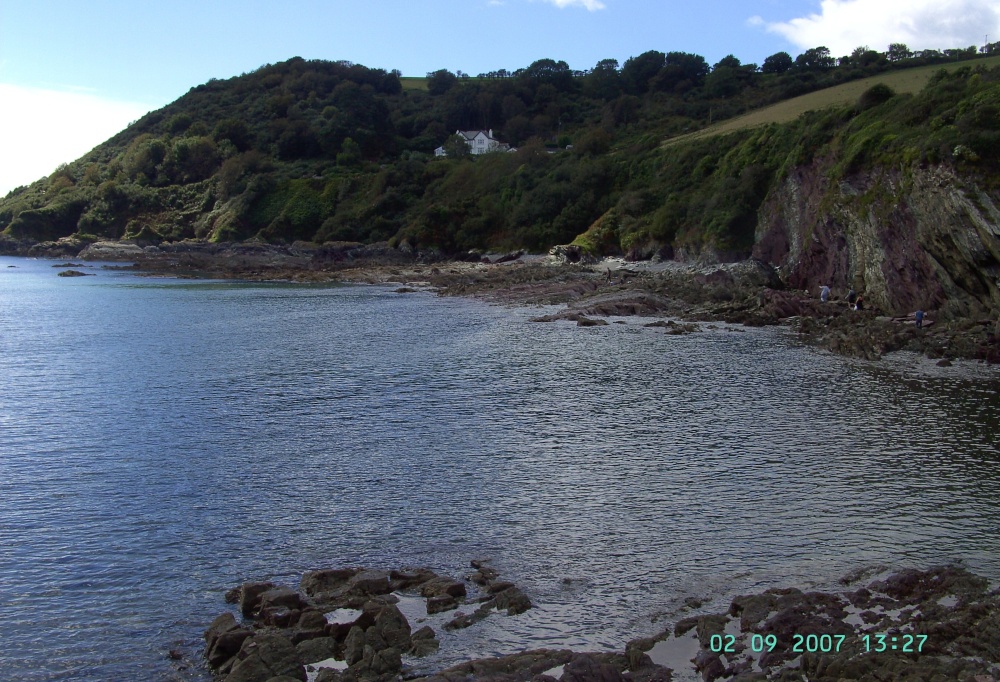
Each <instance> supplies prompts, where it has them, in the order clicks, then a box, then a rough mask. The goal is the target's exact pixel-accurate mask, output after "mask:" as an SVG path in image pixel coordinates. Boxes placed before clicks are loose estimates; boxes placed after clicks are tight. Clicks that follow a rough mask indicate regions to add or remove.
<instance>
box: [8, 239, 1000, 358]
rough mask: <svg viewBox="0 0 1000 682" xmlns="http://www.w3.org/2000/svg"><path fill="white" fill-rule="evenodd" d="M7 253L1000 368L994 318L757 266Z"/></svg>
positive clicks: (272, 249) (259, 251) (365, 249)
mask: <svg viewBox="0 0 1000 682" xmlns="http://www.w3.org/2000/svg"><path fill="white" fill-rule="evenodd" d="M0 252H2V253H7V254H14V255H27V256H36V257H52V258H61V257H71V258H78V259H83V260H88V261H115V262H123V261H124V262H130V263H133V265H131V266H127V267H129V268H131V269H134V270H137V271H141V272H145V273H151V274H164V275H171V276H178V277H190V278H213V279H243V280H257V281H264V280H282V281H294V282H331V281H339V282H360V283H369V284H393V283H395V284H398V285H400V286H399V287H398V289H397V291H398V292H399V293H409V292H412V291H417V290H421V289H424V290H426V289H432V290H434V291H436V292H437V293H438V294H440V295H445V296H473V297H477V298H482V299H485V300H488V301H491V302H494V303H501V304H511V305H523V304H529V305H530V304H549V305H563V306H565V310H564V311H562V312H560V313H558V314H555V315H550V316H540V317H538V318H536V320H537V321H540V322H541V321H551V320H555V319H569V320H573V321H576V322H577V323H578V324H579V325H580V326H598V325H603V324H606V323H607V321H606V320H603V318H606V317H614V316H625V315H640V316H649V317H655V318H676V319H679V320H684V321H685V322H689V323H692V322H727V323H737V324H743V325H748V326H765V325H779V324H782V325H787V326H789V327H791V328H792V329H793V330H794V331H795V332H796V333H797V335H798V337H799V338H800V339H801V340H802V341H803V342H806V343H810V344H813V345H815V346H818V347H821V348H825V349H828V350H830V351H832V352H834V353H838V354H841V355H846V356H852V357H859V358H865V359H868V360H877V359H879V358H880V357H881V356H883V355H885V354H887V353H891V352H894V351H911V352H914V353H919V354H922V355H925V356H927V357H929V358H933V359H935V360H938V361H939V362H940V363H941V364H948V363H950V362H951V361H952V360H955V359H966V360H977V361H981V362H985V363H989V364H994V363H997V362H1000V321H998V319H996V318H997V316H996V314H993V315H992V316H990V315H985V314H984V315H982V316H977V317H975V318H969V317H954V316H949V315H948V313H946V312H944V311H941V312H939V311H935V310H928V311H925V312H926V313H927V317H926V322H925V326H924V328H922V329H918V328H917V327H916V325H915V321H914V319H913V315H912V313H911V314H909V315H901V314H892V313H891V312H885V311H879V310H876V309H873V308H868V309H866V310H864V311H860V312H859V311H855V310H852V309H851V307H850V306H849V305H848V304H847V302H846V300H844V299H843V298H842V297H838V296H837V292H834V295H833V297H831V299H830V300H829V301H827V302H823V301H821V300H820V299H819V292H818V291H817V292H805V291H801V290H796V289H789V288H787V287H786V286H785V285H784V284H783V283H782V280H781V279H780V278H779V276H778V272H777V270H776V269H775V268H773V267H771V266H769V265H767V264H766V263H764V262H762V261H757V260H747V261H743V262H739V263H723V264H714V265H694V264H684V263H677V262H653V261H639V262H626V261H624V260H621V259H608V260H604V261H601V262H587V259H586V258H585V257H584V256H583V254H581V253H580V252H579V251H578V250H574V249H573V247H557V248H556V249H553V251H552V253H551V254H549V255H548V256H530V255H527V254H524V253H523V252H513V253H507V254H480V253H469V254H466V255H465V257H464V260H454V259H447V258H445V257H444V256H443V255H442V254H440V253H437V252H417V251H415V250H413V249H410V248H407V247H405V245H404V246H403V247H398V248H391V247H390V246H389V245H387V244H374V245H364V244H356V243H347V242H344V243H327V244H323V245H316V244H311V243H303V242H296V243H294V244H291V245H273V244H265V243H254V242H244V243H238V244H213V243H208V242H204V241H194V240H191V241H185V242H176V243H169V244H168V243H162V244H158V245H154V244H145V245H144V244H139V243H130V242H95V243H88V242H83V241H80V240H74V239H72V238H67V239H63V240H60V241H59V242H47V243H41V244H38V243H27V242H23V243H22V242H12V241H10V240H7V241H4V242H2V243H0ZM119 267H126V266H119ZM63 276H72V275H69V274H67V275H63ZM840 293H841V294H844V293H845V292H840ZM682 329H687V330H689V331H693V330H694V329H696V327H694V326H690V325H689V326H687V327H684V328H682ZM673 331H674V333H683V331H680V332H678V330H677V329H674V330H673Z"/></svg>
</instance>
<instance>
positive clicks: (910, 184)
mask: <svg viewBox="0 0 1000 682" xmlns="http://www.w3.org/2000/svg"><path fill="white" fill-rule="evenodd" d="M827 170H828V168H827V167H826V164H824V163H823V162H821V161H817V162H815V163H813V164H812V165H810V166H808V167H802V168H799V169H797V170H796V171H795V172H793V173H791V174H790V175H789V176H788V177H787V178H785V179H784V181H783V182H782V183H781V184H779V185H777V186H776V187H775V188H774V189H773V190H772V191H771V193H770V194H769V195H768V197H767V199H766V200H765V202H764V205H763V206H762V208H761V211H760V214H759V221H758V227H757V234H756V245H755V247H754V256H755V257H757V258H760V259H762V260H764V261H767V262H769V263H772V264H774V265H776V266H778V268H779V273H780V275H781V277H782V279H783V280H784V282H785V283H786V284H787V285H788V286H790V287H794V288H797V289H809V290H811V291H813V292H815V291H816V290H817V288H818V287H820V286H822V285H823V284H828V285H830V286H831V287H833V288H834V290H835V292H836V293H841V294H843V293H846V290H847V288H848V287H851V286H853V287H854V288H855V290H857V291H859V292H863V293H864V294H865V298H866V300H867V301H868V302H869V303H871V304H874V305H875V306H876V307H877V308H879V309H880V310H883V311H885V312H887V313H891V314H906V313H909V312H912V311H914V310H916V309H918V308H923V309H929V310H939V311H940V312H941V313H942V314H944V315H946V316H948V315H954V316H965V317H979V316H984V315H987V314H988V313H989V312H990V311H995V310H1000V227H998V223H1000V209H998V207H997V196H995V195H994V194H993V193H991V192H989V191H986V190H984V189H983V188H981V187H980V186H978V185H977V184H976V183H975V182H974V181H972V180H969V179H963V178H960V177H959V176H958V175H956V174H955V172H954V171H953V170H952V169H951V168H950V167H946V166H935V167H931V168H912V169H908V170H906V171H902V172H900V171H885V170H882V171H873V172H870V173H865V174H860V175H856V176H852V177H851V178H850V180H849V181H847V182H840V183H839V184H837V185H836V186H831V185H830V183H829V180H828V179H827V173H826V171H827Z"/></svg>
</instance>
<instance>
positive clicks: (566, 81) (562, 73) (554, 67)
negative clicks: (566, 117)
mask: <svg viewBox="0 0 1000 682" xmlns="http://www.w3.org/2000/svg"><path fill="white" fill-rule="evenodd" d="M521 78H524V79H528V80H531V81H534V82H535V83H537V84H543V83H548V84H549V85H552V86H554V87H555V88H556V89H557V90H559V91H561V92H566V91H568V90H570V89H572V87H573V73H572V72H571V71H570V69H569V64H567V63H566V62H563V61H558V62H557V61H555V60H552V59H539V60H538V61H535V62H533V63H532V64H531V66H529V67H528V68H527V69H524V71H522V72H521Z"/></svg>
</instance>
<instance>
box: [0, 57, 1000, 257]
mask: <svg viewBox="0 0 1000 682" xmlns="http://www.w3.org/2000/svg"><path fill="white" fill-rule="evenodd" d="M973 54H974V52H973V53H969V52H968V51H962V50H959V51H950V52H949V53H948V54H939V53H934V54H930V55H928V54H922V55H920V56H916V57H914V56H908V57H906V58H902V59H897V60H896V61H891V62H890V61H889V60H888V57H887V55H884V54H879V53H875V52H872V51H856V53H855V54H854V55H852V56H851V57H850V58H847V57H845V58H844V59H842V60H840V65H838V66H834V60H832V59H831V58H830V57H829V53H828V52H827V51H825V50H824V49H823V48H817V49H816V50H810V51H807V52H806V53H804V54H803V55H800V56H799V58H797V59H795V60H792V59H791V57H790V56H788V55H786V54H784V53H779V54H778V55H774V56H773V57H770V58H768V60H766V61H765V64H764V65H763V66H761V67H758V66H757V65H752V64H751V65H744V64H741V63H740V61H739V60H738V59H736V58H735V57H732V56H730V57H726V58H725V59H723V60H721V61H720V62H719V63H718V64H715V65H712V66H710V65H708V64H707V63H706V62H705V60H704V59H703V58H702V57H700V56H698V55H692V54H687V53H681V52H671V53H666V54H664V53H661V52H656V51H650V52H646V53H643V54H642V55H639V56H638V57H634V58H632V59H629V60H628V61H626V62H625V64H623V65H619V64H618V63H617V62H615V61H614V60H604V61H602V62H599V63H598V64H597V65H595V67H594V68H593V69H591V70H589V71H588V72H586V73H579V72H573V71H571V70H570V69H569V67H568V66H567V65H566V64H565V62H559V61H554V60H551V59H542V60H538V61H536V62H535V63H533V64H531V65H530V66H528V67H526V68H524V69H520V70H518V71H515V72H513V73H508V72H505V71H503V72H494V73H490V74H480V75H479V76H477V77H475V78H465V77H462V78H459V77H457V76H456V74H451V73H449V72H447V71H437V72H434V73H432V74H428V75H427V76H426V77H425V78H417V79H401V78H400V77H399V74H398V72H391V73H390V72H386V71H383V70H380V69H368V68H366V67H364V66H361V65H357V64H351V63H350V62H326V61H306V60H303V59H300V58H295V59H291V60H289V61H286V62H282V63H279V64H274V65H267V66H265V67H261V68H260V69H258V70H256V71H254V72H252V73H249V74H243V75H241V76H237V77H234V78H231V79H228V80H221V81H220V80H213V81H210V82H208V83H205V84H203V85H200V86H198V87H195V88H192V89H191V91H189V92H188V93H187V94H186V95H184V96H183V97H181V98H180V99H178V100H177V101H175V102H173V103H172V104H170V105H168V106H166V107H164V108H163V109H160V110H158V111H155V112H152V113H150V114H148V115H147V116H145V117H143V118H142V119H141V120H139V121H137V122H136V123H134V124H133V125H131V126H130V127H129V128H128V129H126V130H124V131H122V132H121V133H119V134H118V135H116V136H114V137H113V138H111V139H110V140H108V141H107V142H105V143H104V144H102V145H100V146H99V147H97V148H96V149H94V150H93V151H92V152H90V153H89V154H87V155H85V156H84V157H83V158H81V159H79V160H77V161H75V162H73V163H71V164H68V165H67V166H65V167H62V168H60V169H59V170H57V171H56V172H54V173H53V174H52V175H50V176H49V177H47V178H43V179H40V180H39V181H37V182H35V183H33V184H32V185H31V186H28V187H21V188H18V189H16V190H14V191H13V192H11V193H10V194H9V195H8V196H7V197H5V198H4V199H3V200H0V230H2V235H3V238H4V239H5V240H6V242H4V243H6V244H7V246H5V247H4V248H7V249H10V248H18V249H22V250H23V248H24V245H25V244H29V243H31V242H33V241H45V240H57V239H61V238H66V237H73V238H74V239H76V240H78V241H79V240H83V241H87V240H95V239H121V238H126V239H139V240H142V241H146V242H157V241H161V240H180V239H186V238H203V239H209V240H213V241H238V240H245V239H250V238H256V239H262V240H266V241H272V242H291V241H293V240H306V241H314V242H326V241H355V242H366V243H371V242H379V241H389V243H390V244H392V245H400V244H406V245H408V247H410V248H415V249H419V250H428V249H430V250H435V251H438V252H443V253H459V252H463V251H466V250H469V249H501V248H503V249H506V248H527V249H530V250H534V251H541V250H545V249H548V248H549V247H551V246H553V245H555V244H565V243H569V242H571V241H574V240H576V243H578V244H581V245H583V246H584V247H585V248H587V249H589V250H592V251H595V252H603V253H627V254H630V255H632V256H635V257H648V256H651V255H653V254H655V253H661V254H664V255H670V254H672V253H674V252H676V251H677V250H678V249H684V250H685V253H698V252H700V251H701V250H704V249H712V250H714V251H717V252H720V253H730V254H733V255H734V256H739V255H740V254H743V255H745V254H747V253H749V250H750V248H751V247H752V246H753V240H754V229H755V225H756V221H757V211H758V210H759V208H760V206H761V205H762V202H763V200H764V198H765V197H766V196H767V194H768V192H769V191H771V188H772V187H773V186H774V183H775V182H777V181H779V180H780V179H781V178H782V177H784V176H785V174H787V173H788V172H789V171H790V170H791V169H793V168H795V167H798V166H801V165H803V164H808V163H810V162H811V160H812V159H814V158H817V157H820V156H821V157H823V158H827V159H833V163H832V165H831V167H832V169H833V170H831V173H833V174H835V175H840V176H845V175H848V174H850V173H856V172H859V171H861V170H864V169H865V168H870V167H872V166H875V165H879V164H895V165H897V166H898V165H900V164H935V163H945V164H951V165H953V166H954V167H955V168H957V169H959V170H960V171H961V172H964V173H976V174H985V175H986V176H989V177H992V175H991V174H992V173H994V171H995V165H996V159H997V158H998V155H997V153H996V151H997V148H996V142H997V139H996V138H997V136H998V135H1000V115H998V113H997V112H998V108H997V106H998V102H1000V85H998V83H997V81H998V76H997V73H996V71H993V70H990V68H989V67H992V66H993V65H994V61H995V59H993V58H989V59H983V58H981V59H974V60H971V61H967V62H961V63H959V62H960V60H962V59H965V58H968V57H970V56H972V55H973ZM928 62H933V63H931V64H929V63H928ZM942 65H944V66H946V67H947V69H946V70H942ZM872 76H875V77H877V78H879V79H883V80H884V81H885V83H888V84H889V85H890V87H889V88H887V87H885V84H884V83H883V84H881V85H879V86H878V87H872V86H871V82H870V81H866V80H864V79H866V78H870V77H872ZM919 83H926V84H927V85H926V87H924V88H923V89H922V90H919V92H916V90H918V87H917V84H919ZM835 85H836V86H838V87H832V86H835ZM809 92H811V93H812V94H807V95H805V96H804V97H803V93H809ZM802 102H807V103H808V104H807V105H805V106H803V104H802ZM769 105H770V108H765V107H767V106H769ZM817 107H821V108H822V110H821V111H813V112H811V113H807V114H806V115H804V116H800V115H799V112H800V111H801V110H806V109H813V108H817ZM748 112H752V113H748ZM720 119H726V121H727V122H726V123H725V124H722V125H716V126H714V127H708V126H709V123H710V121H719V120H720ZM730 126H731V127H732V128H730ZM748 126H756V127H748ZM456 129H463V130H467V129H492V130H493V131H494V133H495V135H496V136H497V137H498V138H499V139H500V140H501V141H503V142H506V143H509V144H510V145H512V146H514V147H516V151H513V152H510V153H506V152H504V153H493V154H486V155H482V156H477V157H470V156H468V155H467V154H457V155H456V154H453V155H452V156H451V157H449V158H439V157H435V156H434V149H435V148H436V147H438V146H440V145H443V144H445V145H449V144H450V146H449V148H450V149H452V150H453V152H461V151H463V150H464V149H465V148H464V147H463V146H461V145H459V146H455V145H454V143H449V142H448V140H449V135H450V134H451V133H454V131H455V130H456ZM730 130H731V131H732V132H730ZM693 131H699V133H698V134H697V135H694V136H691V137H689V138H680V137H679V136H682V135H684V134H685V133H690V132H693ZM709 132H711V133H713V135H708V133H709ZM724 133H728V134H725V135H723V134H724ZM668 138H669V139H670V140H671V144H670V145H669V146H668V147H663V146H662V142H663V140H664V139H668ZM10 244H14V245H15V246H14V247H11V246H10Z"/></svg>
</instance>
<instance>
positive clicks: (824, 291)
mask: <svg viewBox="0 0 1000 682" xmlns="http://www.w3.org/2000/svg"><path fill="white" fill-rule="evenodd" d="M819 300H821V301H823V303H826V302H827V301H828V300H830V287H828V286H827V285H825V284H824V285H823V286H821V287H820V288H819Z"/></svg>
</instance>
